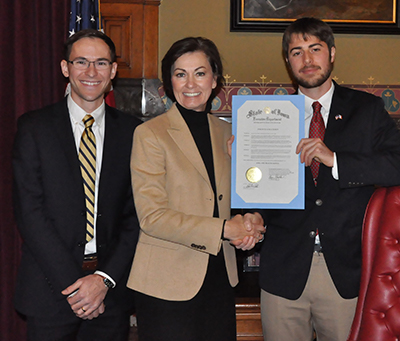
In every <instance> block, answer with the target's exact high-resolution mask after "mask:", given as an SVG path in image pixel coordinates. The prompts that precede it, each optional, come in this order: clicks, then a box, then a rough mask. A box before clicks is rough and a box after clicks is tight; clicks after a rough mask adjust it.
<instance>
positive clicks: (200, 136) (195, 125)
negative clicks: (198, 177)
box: [176, 101, 219, 217]
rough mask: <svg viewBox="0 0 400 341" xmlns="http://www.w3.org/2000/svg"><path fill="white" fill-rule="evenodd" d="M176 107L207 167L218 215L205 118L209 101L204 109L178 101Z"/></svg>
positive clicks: (209, 107) (215, 213)
mask: <svg viewBox="0 0 400 341" xmlns="http://www.w3.org/2000/svg"><path fill="white" fill-rule="evenodd" d="M176 107H177V108H178V110H179V112H180V113H181V115H182V117H183V119H184V120H185V122H186V124H187V126H188V127H189V130H190V132H191V133H192V136H193V139H194V142H195V143H196V146H197V149H198V150H199V153H200V155H201V157H202V159H203V162H204V165H205V167H206V169H207V173H208V177H209V179H210V183H211V186H212V189H213V191H214V199H215V200H214V217H219V213H218V205H217V195H216V193H217V189H216V186H215V174H214V160H213V153H212V146H211V136H210V127H209V125H208V118H207V114H208V113H209V112H210V109H211V101H208V103H207V106H206V109H205V110H204V111H194V110H190V109H186V108H184V107H182V106H181V105H180V104H179V103H178V102H176Z"/></svg>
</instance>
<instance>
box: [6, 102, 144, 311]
mask: <svg viewBox="0 0 400 341" xmlns="http://www.w3.org/2000/svg"><path fill="white" fill-rule="evenodd" d="M138 124H139V120H137V119H135V118H134V117H133V116H130V115H127V114H124V113H122V112H120V111H118V110H116V109H114V108H111V107H109V106H106V113H105V138H104V149H103V161H102V167H101V174H100V183H99V193H98V216H97V226H96V229H97V235H96V240H97V253H98V262H99V263H98V270H101V271H103V272H105V273H107V274H108V275H109V276H111V277H112V278H113V279H114V280H115V281H116V282H117V286H116V287H115V288H114V289H111V290H109V291H108V294H107V296H106V304H107V305H110V304H111V305H113V304H125V303H127V302H126V301H127V300H126V297H127V293H126V291H127V290H128V289H127V288H126V280H127V276H128V272H129V269H130V265H131V263H132V259H133V255H134V251H135V247H136V243H137V239H138V231H139V225H138V221H137V217H136V212H135V208H134V202H133V196H132V189H131V180H130V156H131V147H132V137H133V132H134V129H135V127H136V126H137V125H138ZM13 168H14V206H15V215H16V218H17V224H18V228H19V231H20V233H21V236H22V239H23V245H22V260H21V265H20V269H19V272H18V279H17V287H16V293H15V306H16V308H17V310H18V311H20V312H22V313H23V314H26V315H32V316H40V315H47V314H49V313H52V312H54V311H55V310H58V309H61V307H66V304H65V303H66V299H65V297H64V296H63V295H61V291H62V290H64V289H65V288H67V287H68V286H69V285H71V284H72V283H74V282H75V281H76V280H77V279H78V278H80V277H83V276H84V275H85V274H84V272H83V271H82V262H83V256H84V246H85V230H86V215H85V211H86V206H85V198H84V190H83V184H82V177H81V174H80V167H79V160H78V156H77V151H76V146H75V141H74V136H73V133H72V128H71V121H70V117H69V112H68V108H67V101H66V99H64V100H63V101H61V102H59V103H56V104H54V105H51V106H48V107H46V108H43V109H40V110H37V111H33V112H28V113H26V114H24V115H22V116H21V117H20V118H19V120H18V131H17V134H16V137H15V142H14V151H13ZM127 308H128V307H127Z"/></svg>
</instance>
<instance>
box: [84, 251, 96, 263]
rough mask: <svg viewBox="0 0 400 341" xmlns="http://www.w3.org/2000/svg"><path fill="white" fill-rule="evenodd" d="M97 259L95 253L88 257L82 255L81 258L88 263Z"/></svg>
mask: <svg viewBox="0 0 400 341" xmlns="http://www.w3.org/2000/svg"><path fill="white" fill-rule="evenodd" d="M96 259H97V253H92V254H90V255H84V256H83V261H84V262H90V261H94V260H96Z"/></svg>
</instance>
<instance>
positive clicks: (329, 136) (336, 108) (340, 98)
mask: <svg viewBox="0 0 400 341" xmlns="http://www.w3.org/2000/svg"><path fill="white" fill-rule="evenodd" d="M334 84H335V91H334V93H333V97H332V104H331V108H330V111H329V118H328V124H327V128H326V131H325V138H324V142H325V144H326V145H327V146H328V148H329V149H331V150H332V151H335V149H336V145H337V141H338V136H340V135H341V132H342V131H343V130H344V128H345V126H346V124H347V122H348V120H349V119H350V117H351V108H350V107H349V104H348V100H347V96H346V92H343V89H342V87H340V86H339V85H337V84H336V83H334Z"/></svg>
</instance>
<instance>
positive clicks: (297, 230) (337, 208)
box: [260, 84, 400, 299]
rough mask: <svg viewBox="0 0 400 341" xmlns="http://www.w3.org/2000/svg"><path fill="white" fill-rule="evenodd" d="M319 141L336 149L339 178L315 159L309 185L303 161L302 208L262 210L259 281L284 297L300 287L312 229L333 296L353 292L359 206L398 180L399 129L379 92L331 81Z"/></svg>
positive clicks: (304, 277)
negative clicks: (315, 169)
mask: <svg viewBox="0 0 400 341" xmlns="http://www.w3.org/2000/svg"><path fill="white" fill-rule="evenodd" d="M324 143H325V144H326V146H327V147H328V148H329V149H330V150H332V151H333V152H336V156H337V162H338V170H339V180H335V179H333V177H332V172H331V171H332V169H331V168H329V167H326V166H324V165H323V164H321V166H320V172H319V177H318V186H317V187H315V186H314V184H313V180H312V175H311V170H310V167H307V168H306V179H305V199H306V200H305V209H304V210H265V211H264V219H265V221H266V222H267V225H268V227H267V232H266V235H265V241H264V243H263V245H262V249H261V264H260V285H261V288H262V289H263V290H265V291H267V292H269V293H271V294H274V295H278V296H281V297H285V298H288V299H297V298H299V297H300V295H301V293H302V292H303V289H304V287H305V285H306V282H307V279H308V275H309V271H310V266H311V261H312V255H313V250H314V239H315V231H316V230H317V229H318V231H319V233H320V238H321V244H322V246H323V252H324V257H325V260H326V263H327V266H328V269H329V273H330V275H331V277H332V279H333V282H334V284H335V286H336V289H337V290H338V292H339V294H340V295H341V296H342V297H344V298H354V297H356V296H357V295H358V290H359V282H360V272H361V230H362V222H363V217H364V212H365V208H366V206H367V204H368V201H369V199H370V197H371V195H372V193H373V192H374V189H375V185H379V186H392V185H399V184H400V133H399V131H398V129H397V128H396V125H395V123H394V121H393V119H392V118H391V117H390V116H389V114H388V113H387V112H386V111H385V109H384V105H383V101H382V99H381V98H378V97H376V96H373V95H371V94H368V93H366V92H361V91H356V90H351V89H348V88H344V87H341V86H339V85H337V84H335V91H334V94H333V98H332V105H331V109H330V113H329V119H328V124H327V128H326V131H325V138H324Z"/></svg>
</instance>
